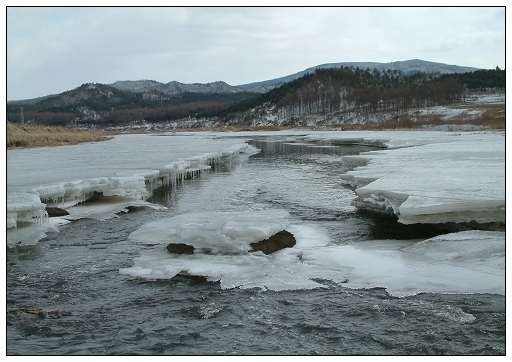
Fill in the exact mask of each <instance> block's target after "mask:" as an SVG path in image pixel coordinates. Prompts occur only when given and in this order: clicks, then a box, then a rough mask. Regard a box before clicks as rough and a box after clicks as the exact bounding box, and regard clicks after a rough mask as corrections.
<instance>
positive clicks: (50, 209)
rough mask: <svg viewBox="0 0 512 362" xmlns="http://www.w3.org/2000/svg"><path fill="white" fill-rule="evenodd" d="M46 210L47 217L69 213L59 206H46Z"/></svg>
mask: <svg viewBox="0 0 512 362" xmlns="http://www.w3.org/2000/svg"><path fill="white" fill-rule="evenodd" d="M46 212H47V213H48V216H49V217H54V216H66V215H69V212H67V211H66V210H64V209H61V208H60V207H47V208H46Z"/></svg>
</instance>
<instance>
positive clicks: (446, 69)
mask: <svg viewBox="0 0 512 362" xmlns="http://www.w3.org/2000/svg"><path fill="white" fill-rule="evenodd" d="M341 66H344V67H354V68H359V69H364V70H366V69H368V68H369V69H370V70H371V71H373V70H374V69H377V70H379V71H381V72H382V71H387V70H391V71H394V70H396V71H398V72H401V73H403V74H404V75H409V74H413V73H416V72H424V73H440V74H446V73H464V72H472V71H475V70H477V69H478V68H472V67H464V66H458V65H449V64H443V63H435V62H428V61H425V60H419V59H412V60H405V61H397V62H391V63H377V62H342V63H327V64H321V65H317V66H314V67H310V68H307V69H305V70H303V71H301V72H298V73H294V74H290V75H287V76H284V77H280V78H275V79H269V80H264V81H261V82H255V83H248V84H241V85H237V86H232V85H229V84H227V83H225V82H223V81H217V82H213V83H206V84H201V83H193V84H184V83H180V82H177V81H172V82H169V83H161V82H158V81H156V80H121V81H117V82H114V83H112V84H108V85H109V86H111V87H113V88H116V89H119V90H121V91H127V92H133V93H154V92H158V93H161V94H163V95H176V94H180V93H203V94H213V93H230V94H236V93H244V92H251V93H266V92H268V91H269V90H272V89H274V88H277V87H279V86H281V85H282V84H284V83H287V82H290V81H292V80H295V79H297V78H300V77H302V76H303V75H304V74H307V73H314V71H315V70H316V69H322V68H339V67H341ZM55 96H58V95H55V94H53V95H47V96H43V97H39V98H34V99H24V100H15V101H9V102H8V103H9V104H17V105H20V106H22V105H30V104H35V103H37V102H39V101H41V100H44V99H46V98H49V97H55Z"/></svg>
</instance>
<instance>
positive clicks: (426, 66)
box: [237, 59, 479, 93]
mask: <svg viewBox="0 0 512 362" xmlns="http://www.w3.org/2000/svg"><path fill="white" fill-rule="evenodd" d="M341 66H344V67H354V68H359V69H364V70H366V69H368V68H369V69H370V70H371V71H372V70H374V69H377V70H379V71H387V70H391V71H394V70H396V71H399V72H401V73H403V74H404V75H409V74H412V73H417V72H423V73H440V74H446V73H465V72H472V71H475V70H478V69H479V68H472V67H463V66H458V65H449V64H443V63H435V62H428V61H425V60H420V59H412V60H405V61H397V62H391V63H377V62H343V63H327V64H321V65H317V66H315V67H311V68H308V69H305V70H303V71H301V72H298V73H294V74H291V75H287V76H284V77H281V78H275V79H270V80H265V81H262V82H255V83H248V84H242V85H238V86H237V87H238V88H241V89H243V90H245V91H248V92H256V93H265V92H268V91H269V90H271V89H273V88H276V87H279V86H280V85H282V84H284V83H288V82H290V81H292V80H295V79H297V78H300V77H302V76H303V75H304V74H307V73H313V72H314V71H315V70H316V69H322V68H339V67H341Z"/></svg>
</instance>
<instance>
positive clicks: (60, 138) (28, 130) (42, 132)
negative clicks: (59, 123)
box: [7, 122, 110, 149]
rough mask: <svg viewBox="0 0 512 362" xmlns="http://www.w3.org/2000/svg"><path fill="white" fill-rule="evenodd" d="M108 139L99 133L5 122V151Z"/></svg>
mask: <svg viewBox="0 0 512 362" xmlns="http://www.w3.org/2000/svg"><path fill="white" fill-rule="evenodd" d="M107 139H110V137H108V136H105V135H104V134H102V133H99V132H92V131H84V130H81V129H78V128H67V127H40V126H30V125H17V124H13V123H10V122H7V149H10V148H16V147H43V146H61V145H67V144H69V145H75V144H78V143H83V142H99V141H105V140H107Z"/></svg>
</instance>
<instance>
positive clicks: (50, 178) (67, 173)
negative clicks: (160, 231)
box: [6, 133, 254, 240]
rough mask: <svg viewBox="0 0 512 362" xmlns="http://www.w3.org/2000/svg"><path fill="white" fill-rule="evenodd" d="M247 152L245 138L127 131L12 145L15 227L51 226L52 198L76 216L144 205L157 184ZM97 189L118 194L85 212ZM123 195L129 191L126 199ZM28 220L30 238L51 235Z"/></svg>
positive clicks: (11, 218) (10, 196)
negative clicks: (85, 139)
mask: <svg viewBox="0 0 512 362" xmlns="http://www.w3.org/2000/svg"><path fill="white" fill-rule="evenodd" d="M241 152H248V153H251V152H254V149H252V148H251V147H250V146H248V144H247V143H245V142H244V141H243V140H240V139H234V138H228V139H220V138H219V137H218V135H217V134H212V133H200V134H183V135H176V134H165V135H120V136H116V137H115V138H114V139H112V140H109V141H105V142H98V143H86V144H79V145H73V146H61V147H43V148H37V149H16V150H8V151H7V198H6V200H7V228H8V229H11V228H16V227H17V226H18V224H19V223H20V222H22V221H23V222H30V221H35V222H36V223H37V224H38V225H39V226H42V227H43V228H37V229H38V230H39V229H42V230H44V226H45V224H47V221H48V220H47V218H46V217H45V216H46V212H45V207H46V205H47V204H48V206H51V207H61V208H65V209H68V211H70V213H71V214H72V216H70V217H69V218H72V217H74V218H79V217H94V218H99V219H104V218H106V217H111V216H112V214H113V213H115V212H119V211H122V210H123V209H124V208H125V207H126V206H130V205H137V206H141V205H142V204H141V201H143V200H144V199H145V198H146V197H148V196H150V195H151V193H152V191H153V190H154V189H155V188H157V187H160V186H162V185H163V184H173V183H176V182H177V181H179V180H182V179H184V178H187V177H193V176H197V175H198V174H199V173H200V172H201V171H204V170H207V169H209V168H210V165H211V164H213V163H222V162H229V159H230V158H231V157H232V156H233V155H236V154H239V153H241ZM97 194H101V195H102V196H110V197H113V199H112V200H111V201H112V202H105V203H104V205H103V206H102V207H101V208H102V210H99V208H100V206H99V205H98V204H96V205H95V208H96V209H93V208H92V207H91V205H88V206H89V207H88V208H87V211H85V212H84V207H77V206H80V205H82V204H83V203H84V202H85V201H86V200H88V199H90V198H92V197H94V196H97ZM116 197H123V198H124V201H123V202H121V204H122V205H120V204H119V202H118V201H117V199H116ZM106 200H107V199H106V198H104V199H103V201H106ZM143 204H144V205H142V206H148V204H147V203H143ZM108 207H110V209H108V210H107V208H108ZM71 209H73V210H71ZM28 227H30V225H25V231H26V232H25V233H24V234H25V235H26V236H27V237H32V238H33V239H40V238H41V237H44V232H43V234H41V233H40V232H37V231H36V230H35V229H34V230H33V232H30V233H28V232H27V231H28V229H27V228H28ZM22 234H23V233H21V232H18V233H17V237H16V240H18V239H20V237H21V235H22ZM34 235H37V236H34Z"/></svg>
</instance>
